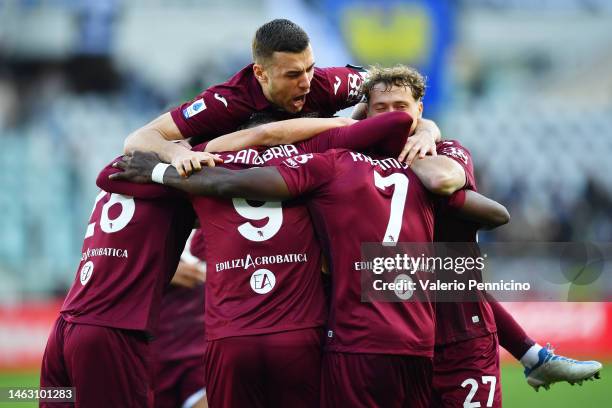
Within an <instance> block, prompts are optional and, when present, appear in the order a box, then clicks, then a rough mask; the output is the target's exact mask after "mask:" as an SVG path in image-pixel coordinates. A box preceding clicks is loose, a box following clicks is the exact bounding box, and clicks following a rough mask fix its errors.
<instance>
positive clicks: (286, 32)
mask: <svg viewBox="0 0 612 408" xmlns="http://www.w3.org/2000/svg"><path fill="white" fill-rule="evenodd" d="M308 44H310V38H308V34H306V31H304V30H303V29H302V27H300V26H299V25H297V24H295V23H294V22H293V21H290V20H287V19H282V18H279V19H276V20H272V21H269V22H267V23H266V24H264V25H262V26H261V27H259V28H258V29H257V31H256V32H255V37H254V38H253V44H252V47H253V60H254V61H255V62H256V63H263V62H264V61H265V60H267V59H268V58H270V57H271V56H272V54H274V52H292V53H300V52H302V51H304V50H305V49H306V47H308Z"/></svg>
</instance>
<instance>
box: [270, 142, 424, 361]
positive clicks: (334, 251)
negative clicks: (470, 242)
mask: <svg viewBox="0 0 612 408" xmlns="http://www.w3.org/2000/svg"><path fill="white" fill-rule="evenodd" d="M278 169H279V171H280V173H281V175H282V176H283V178H284V179H285V182H286V183H287V186H288V188H289V191H290V192H291V193H292V195H294V196H296V197H297V196H300V195H302V194H308V208H309V210H310V213H311V215H312V218H313V223H314V225H315V229H316V230H317V235H318V236H319V237H320V238H321V240H322V242H323V246H324V247H325V249H326V256H327V259H328V260H329V262H330V263H331V276H332V293H331V308H330V315H329V322H328V326H329V327H328V328H329V330H328V332H327V348H328V350H331V351H339V352H349V353H381V354H397V355H421V356H432V355H433V346H434V334H435V333H434V331H435V329H434V308H433V305H432V304H431V303H430V302H425V301H420V302H398V303H390V302H378V301H372V302H367V303H366V302H361V284H360V283H361V279H360V274H361V272H360V271H359V268H360V265H361V263H362V262H361V260H362V256H361V245H362V243H364V242H381V243H382V242H390V241H393V242H431V241H432V239H433V202H432V197H431V195H430V194H429V193H428V192H427V191H426V190H425V189H424V188H423V186H422V184H421V182H420V181H419V179H418V178H417V177H416V175H415V174H414V173H413V172H412V171H411V170H409V169H407V166H406V165H405V164H402V163H399V162H398V161H397V160H396V159H392V158H380V159H373V158H371V157H369V156H367V155H364V154H362V153H356V152H353V151H348V150H330V151H328V152H327V153H324V154H307V155H302V156H298V157H295V158H293V159H288V160H286V161H284V162H283V164H282V165H281V166H279V167H278Z"/></svg>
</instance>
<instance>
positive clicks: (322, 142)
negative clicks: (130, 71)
mask: <svg viewBox="0 0 612 408" xmlns="http://www.w3.org/2000/svg"><path fill="white" fill-rule="evenodd" d="M411 126H412V118H411V117H410V115H408V114H407V113H406V112H386V113H382V114H380V115H376V116H374V117H371V118H367V119H364V120H360V121H355V122H354V123H353V124H352V125H350V126H343V127H339V128H335V129H330V130H328V131H325V132H322V133H319V134H318V135H316V136H315V137H313V138H312V139H310V140H306V141H304V142H303V143H302V146H303V148H304V150H306V151H308V152H313V153H323V152H326V151H327V150H330V149H350V150H357V151H364V150H370V149H371V150H374V151H375V152H376V153H379V154H382V155H385V156H395V155H397V154H398V153H399V151H400V150H401V148H402V147H403V146H404V143H405V142H406V138H407V137H408V134H409V133H410V127H411Z"/></svg>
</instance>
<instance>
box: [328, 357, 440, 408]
mask: <svg viewBox="0 0 612 408" xmlns="http://www.w3.org/2000/svg"><path fill="white" fill-rule="evenodd" d="M431 376H432V362H431V358H429V357H416V356H397V355H387V354H350V353H335V352H328V353H325V354H324V355H323V370H322V374H321V377H322V381H321V407H329V408H332V407H333V408H335V407H364V408H366V407H367V408H370V407H381V408H395V407H398V408H399V407H410V408H412V407H415V408H416V407H418V408H421V407H422V408H427V407H429V400H430V395H431Z"/></svg>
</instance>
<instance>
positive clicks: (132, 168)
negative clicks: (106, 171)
mask: <svg viewBox="0 0 612 408" xmlns="http://www.w3.org/2000/svg"><path fill="white" fill-rule="evenodd" d="M160 162H161V161H160V160H159V157H157V155H156V154H155V153H150V152H134V154H133V155H131V156H129V155H126V156H123V157H122V158H121V160H119V161H116V162H115V163H113V167H115V168H118V169H121V170H123V171H122V172H120V173H115V174H111V175H110V177H109V178H110V179H111V180H124V181H131V182H133V183H150V182H151V172H152V171H153V168H154V167H155V166H156V165H157V164H158V163H160Z"/></svg>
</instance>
